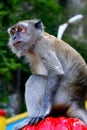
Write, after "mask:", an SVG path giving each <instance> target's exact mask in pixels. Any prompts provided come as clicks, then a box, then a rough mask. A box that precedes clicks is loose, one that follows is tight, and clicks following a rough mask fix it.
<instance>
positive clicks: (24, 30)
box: [18, 26, 26, 33]
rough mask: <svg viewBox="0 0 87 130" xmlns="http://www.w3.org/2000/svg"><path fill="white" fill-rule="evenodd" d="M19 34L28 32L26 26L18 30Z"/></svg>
mask: <svg viewBox="0 0 87 130" xmlns="http://www.w3.org/2000/svg"><path fill="white" fill-rule="evenodd" d="M18 32H22V33H24V32H26V28H25V27H24V26H21V27H19V28H18Z"/></svg>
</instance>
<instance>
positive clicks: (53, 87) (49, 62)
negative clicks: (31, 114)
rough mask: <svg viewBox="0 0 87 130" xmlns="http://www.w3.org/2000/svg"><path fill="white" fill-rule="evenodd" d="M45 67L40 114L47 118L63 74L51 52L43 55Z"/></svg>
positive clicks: (60, 66)
mask: <svg viewBox="0 0 87 130" xmlns="http://www.w3.org/2000/svg"><path fill="white" fill-rule="evenodd" d="M45 58H46V67H47V69H48V76H47V83H46V89H45V94H44V100H43V103H42V104H43V106H42V114H43V116H47V115H48V114H49V113H50V111H51V107H52V101H53V98H54V96H55V93H56V91H57V88H58V85H59V81H60V78H61V76H62V75H63V74H64V71H63V68H62V65H61V63H60V61H59V60H58V58H57V56H56V54H55V53H54V52H52V51H48V52H47V53H46V54H45Z"/></svg>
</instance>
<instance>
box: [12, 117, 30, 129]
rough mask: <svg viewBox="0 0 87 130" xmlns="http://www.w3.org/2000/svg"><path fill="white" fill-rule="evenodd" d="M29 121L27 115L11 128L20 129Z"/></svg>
mask: <svg viewBox="0 0 87 130" xmlns="http://www.w3.org/2000/svg"><path fill="white" fill-rule="evenodd" d="M29 121H30V118H29V117H28V118H27V119H25V120H24V121H22V122H21V123H19V124H17V125H15V126H14V128H13V130H21V129H22V128H24V127H25V126H26V125H28V124H29Z"/></svg>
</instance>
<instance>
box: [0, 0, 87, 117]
mask: <svg viewBox="0 0 87 130" xmlns="http://www.w3.org/2000/svg"><path fill="white" fill-rule="evenodd" d="M66 4H67V0H59V1H56V0H21V1H19V0H4V1H3V0H0V108H5V109H6V110H7V113H8V116H12V115H14V114H16V113H19V112H23V111H25V109H26V108H25V104H24V103H23V102H24V100H23V99H24V97H23V94H24V83H25V82H26V80H27V79H28V77H29V75H30V74H31V72H30V69H29V68H28V65H27V64H25V63H24V61H23V59H21V60H20V59H18V58H16V56H15V55H14V54H12V53H11V51H10V49H9V48H8V45H7V43H8V37H9V36H8V34H7V28H8V27H9V26H11V25H13V24H15V23H16V22H18V21H19V20H24V19H34V18H37V19H41V20H42V21H43V23H44V25H45V26H46V28H45V30H46V31H47V32H48V33H51V34H53V35H55V36H56V35H57V29H58V26H59V25H60V24H62V23H64V22H65V21H66V20H67V19H68V17H69V16H68V15H65V12H64V8H66ZM63 40H65V41H66V42H69V43H70V44H71V45H72V46H73V47H74V48H75V49H77V50H78V51H79V52H80V53H81V55H82V56H83V57H84V59H85V60H86V61H87V53H86V52H87V44H86V42H85V41H84V42H83V41H80V40H77V39H76V40H75V39H73V38H72V36H70V37H68V35H67V32H66V34H65V35H64V37H63ZM13 94H18V95H17V98H19V100H17V98H16V99H14V97H13V98H12V97H11V96H12V95H13ZM11 99H12V101H13V100H14V102H17V101H20V106H19V105H18V106H17V108H15V107H14V105H13V106H12V104H11V102H12V101H11ZM21 99H22V100H21ZM21 102H22V103H21ZM18 104H19V103H18ZM12 109H14V111H13V110H12ZM18 109H19V110H18ZM10 110H12V113H11V112H10ZM13 113H14V114H13Z"/></svg>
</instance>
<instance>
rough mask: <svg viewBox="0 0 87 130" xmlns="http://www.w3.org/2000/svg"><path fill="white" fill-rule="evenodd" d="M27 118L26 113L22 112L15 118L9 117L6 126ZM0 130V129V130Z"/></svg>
mask: <svg viewBox="0 0 87 130" xmlns="http://www.w3.org/2000/svg"><path fill="white" fill-rule="evenodd" d="M27 116H28V113H27V112H24V113H22V114H19V115H17V116H14V117H11V118H8V119H7V120H6V124H10V123H13V122H15V121H18V120H21V119H23V118H26V117H27ZM0 130H1V129H0Z"/></svg>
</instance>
